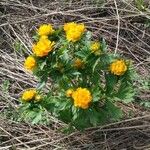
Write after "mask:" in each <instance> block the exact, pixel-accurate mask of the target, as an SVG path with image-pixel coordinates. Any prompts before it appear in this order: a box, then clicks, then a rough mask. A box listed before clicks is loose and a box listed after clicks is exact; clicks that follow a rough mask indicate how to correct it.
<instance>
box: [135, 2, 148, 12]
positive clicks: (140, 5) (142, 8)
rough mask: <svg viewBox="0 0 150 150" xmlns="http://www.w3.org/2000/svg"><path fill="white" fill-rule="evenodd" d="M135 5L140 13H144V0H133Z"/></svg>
mask: <svg viewBox="0 0 150 150" xmlns="http://www.w3.org/2000/svg"><path fill="white" fill-rule="evenodd" d="M135 5H136V7H137V8H138V9H139V10H140V11H145V9H146V5H145V2H144V0H135Z"/></svg>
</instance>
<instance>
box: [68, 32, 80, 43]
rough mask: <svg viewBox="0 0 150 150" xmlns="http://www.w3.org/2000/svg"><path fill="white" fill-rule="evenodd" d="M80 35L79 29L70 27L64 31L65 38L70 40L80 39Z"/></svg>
mask: <svg viewBox="0 0 150 150" xmlns="http://www.w3.org/2000/svg"><path fill="white" fill-rule="evenodd" d="M81 36H82V32H80V31H79V30H74V29H71V30H69V31H68V32H67V33H66V38H67V40H68V41H72V42H76V41H78V40H80V38H81Z"/></svg>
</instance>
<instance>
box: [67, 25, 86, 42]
mask: <svg viewBox="0 0 150 150" xmlns="http://www.w3.org/2000/svg"><path fill="white" fill-rule="evenodd" d="M64 31H65V32H66V38H67V40H68V41H72V42H76V41H78V40H80V38H81V37H82V35H83V33H84V32H85V26H84V24H77V23H74V22H71V23H66V24H65V25H64Z"/></svg>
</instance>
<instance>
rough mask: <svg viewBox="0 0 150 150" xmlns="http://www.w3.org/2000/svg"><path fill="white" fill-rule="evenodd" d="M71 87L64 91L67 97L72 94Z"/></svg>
mask: <svg viewBox="0 0 150 150" xmlns="http://www.w3.org/2000/svg"><path fill="white" fill-rule="evenodd" d="M73 92H74V91H73V89H68V90H67V91H66V96H67V97H71V96H72V94H73Z"/></svg>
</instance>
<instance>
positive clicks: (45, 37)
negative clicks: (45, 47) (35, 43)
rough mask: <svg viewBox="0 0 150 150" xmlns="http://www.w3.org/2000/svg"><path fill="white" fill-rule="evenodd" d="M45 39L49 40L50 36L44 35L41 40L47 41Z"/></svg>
mask: <svg viewBox="0 0 150 150" xmlns="http://www.w3.org/2000/svg"><path fill="white" fill-rule="evenodd" d="M45 39H48V36H46V35H42V36H41V37H40V39H39V40H45Z"/></svg>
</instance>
